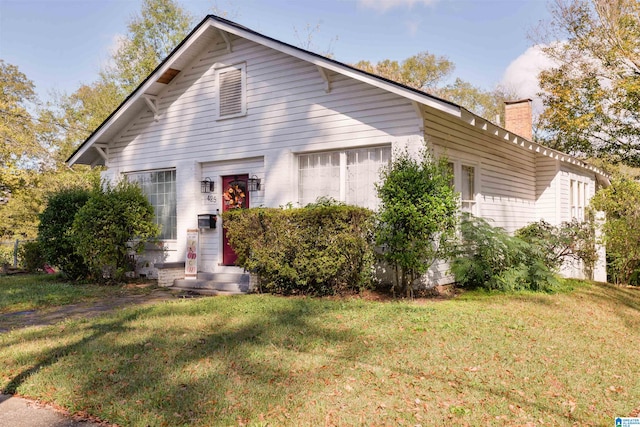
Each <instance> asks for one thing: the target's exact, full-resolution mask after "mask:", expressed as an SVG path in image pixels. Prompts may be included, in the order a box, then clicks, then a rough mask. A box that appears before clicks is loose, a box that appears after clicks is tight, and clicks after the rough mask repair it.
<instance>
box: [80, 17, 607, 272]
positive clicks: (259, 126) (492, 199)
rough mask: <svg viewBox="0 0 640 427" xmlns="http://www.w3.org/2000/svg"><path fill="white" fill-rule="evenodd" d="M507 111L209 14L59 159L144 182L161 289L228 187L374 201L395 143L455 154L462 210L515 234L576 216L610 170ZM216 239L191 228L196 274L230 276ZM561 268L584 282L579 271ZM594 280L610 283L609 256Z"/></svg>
mask: <svg viewBox="0 0 640 427" xmlns="http://www.w3.org/2000/svg"><path fill="white" fill-rule="evenodd" d="M523 111H524V113H523ZM507 116H508V117H507V129H504V128H501V127H499V126H496V125H495V124H493V123H491V122H490V121H488V120H486V119H484V118H482V117H479V116H477V115H474V114H472V113H470V112H469V111H467V110H466V109H464V108H463V107H460V106H458V105H456V104H453V103H451V102H448V101H446V100H443V99H439V98H437V97H434V96H431V95H428V94H426V93H423V92H420V91H417V90H414V89H411V88H408V87H405V86H403V85H400V84H397V83H395V82H392V81H389V80H386V79H384V78H380V77H377V76H374V75H371V74H368V73H365V72H363V71H360V70H358V69H355V68H352V67H350V66H348V65H345V64H342V63H340V62H337V61H334V60H331V59H328V58H325V57H323V56H320V55H317V54H314V53H312V52H308V51H305V50H303V49H300V48H297V47H294V46H291V45H288V44H286V43H283V42H280V41H278V40H274V39H272V38H270V37H267V36H264V35H262V34H259V33H257V32H255V31H252V30H250V29H248V28H245V27H242V26H240V25H238V24H236V23H233V22H231V21H228V20H226V19H222V18H219V17H216V16H207V17H206V18H205V19H204V20H203V21H202V22H200V24H198V26H197V27H196V28H195V29H194V30H193V31H192V32H191V33H190V34H189V35H188V36H187V38H186V39H185V40H184V41H183V42H182V43H181V44H180V45H179V46H177V47H176V48H175V50H174V51H173V52H172V53H171V54H170V55H169V56H168V57H167V58H166V59H165V60H164V62H162V64H160V65H159V66H158V68H156V70H155V71H154V72H153V73H152V74H151V75H150V76H149V77H148V78H147V79H146V80H145V81H144V82H142V83H141V84H140V86H139V87H138V88H137V89H136V90H135V91H134V92H133V93H132V94H130V96H129V97H128V98H127V99H126V100H125V101H124V102H123V103H122V104H121V105H120V106H119V107H118V108H117V109H116V110H115V111H114V112H113V113H112V114H111V115H110V116H109V117H108V118H107V119H106V120H105V121H104V123H102V124H101V125H100V127H98V129H96V130H95V131H94V132H93V134H91V136H90V137H89V138H88V139H87V140H86V141H85V142H84V143H83V144H82V145H81V146H80V147H79V148H78V149H77V150H76V152H75V153H73V155H72V156H71V157H70V158H69V159H68V164H70V165H73V164H76V163H80V164H89V165H104V166H106V171H105V172H104V176H105V177H106V178H109V179H117V178H119V177H121V176H127V177H128V178H129V179H135V180H137V181H139V182H141V183H142V184H143V188H144V190H145V192H146V194H147V195H148V196H149V199H150V201H151V203H152V204H153V205H154V206H155V208H156V215H157V221H158V222H159V223H160V224H162V227H163V231H162V239H163V242H164V246H165V248H166V249H167V251H166V254H165V255H164V259H162V252H161V251H158V252H157V253H155V254H154V252H153V251H149V252H148V253H147V255H146V257H147V260H148V261H147V262H146V263H145V264H144V265H141V269H142V270H141V271H143V272H145V273H146V274H149V275H154V274H157V268H156V267H158V264H162V266H161V267H164V268H161V269H160V270H161V278H160V279H161V280H160V281H161V282H171V280H172V279H173V278H181V277H183V276H184V262H185V258H186V254H187V230H190V229H197V228H198V215H199V214H217V213H219V212H221V211H223V210H224V209H225V208H226V206H227V205H228V203H229V200H226V199H225V193H226V197H227V198H228V199H229V196H230V194H229V192H228V189H229V188H230V187H231V188H235V187H236V186H238V187H239V189H243V190H244V194H243V195H244V197H240V198H239V199H238V198H234V197H231V198H230V200H231V203H234V202H241V203H242V204H243V206H244V207H247V206H254V207H255V206H274V207H277V206H281V205H288V204H292V205H294V206H298V205H305V204H306V203H308V202H311V201H314V200H315V199H316V198H317V197H318V196H331V197H333V198H335V199H339V200H343V201H345V202H347V203H353V204H358V205H364V206H369V207H375V205H376V197H375V191H374V185H373V183H374V181H376V180H377V179H378V171H379V168H380V167H381V166H382V165H384V164H387V162H388V161H389V159H390V158H391V156H392V154H393V152H394V149H396V148H400V147H404V146H407V147H408V148H409V149H410V150H417V149H418V148H419V147H421V146H422V144H423V143H424V141H426V142H427V144H428V145H429V146H430V147H431V148H432V149H433V150H434V151H435V152H436V153H446V156H447V157H448V158H449V159H450V160H451V162H452V165H453V169H454V174H455V185H456V188H457V189H458V190H459V191H460V192H461V196H462V207H463V209H466V210H469V211H472V212H473V213H474V214H476V215H479V216H482V217H486V218H491V219H493V221H494V224H495V225H497V226H501V227H504V228H505V229H507V230H508V231H513V230H515V229H517V228H520V227H522V226H524V225H526V224H528V223H530V222H534V221H537V220H539V219H541V218H543V219H545V220H546V221H548V222H550V223H552V224H559V223H560V222H561V221H565V220H569V219H570V218H571V217H577V218H581V217H582V216H583V215H584V209H585V207H586V205H587V203H588V201H589V199H590V198H591V196H592V195H593V194H594V192H595V191H596V189H597V188H598V187H599V186H601V185H607V184H608V180H607V177H606V175H605V174H603V173H602V172H601V171H599V170H598V169H597V168H594V167H592V166H590V165H588V164H586V163H584V162H582V161H580V160H578V159H576V158H574V157H571V156H569V155H567V154H564V153H561V152H559V151H555V150H552V149H549V148H546V147H543V146H540V145H538V144H536V143H534V142H532V141H531V112H530V102H529V101H528V100H525V101H523V102H517V103H514V104H512V105H509V106H508V107H507ZM518 126H520V127H518ZM508 129H510V130H508ZM258 180H259V186H258V185H257V184H258ZM209 182H212V183H213V187H212V186H211V184H209ZM204 187H206V188H204ZM249 187H254V188H249ZM255 187H259V188H255ZM203 191H207V192H203ZM231 196H233V194H231ZM223 234H224V233H223V229H222V227H221V226H220V220H218V226H217V228H215V229H213V228H208V229H202V228H201V229H200V232H199V244H198V245H197V248H194V247H193V244H191V245H190V246H192V247H191V248H190V249H192V250H195V251H197V252H198V256H197V270H198V271H199V272H201V273H216V272H229V271H234V270H236V269H238V268H237V267H232V265H233V260H234V254H233V252H232V251H231V250H230V248H229V247H228V245H226V242H225V239H224V236H223ZM189 259H192V258H189ZM168 267H172V268H173V269H169V268H168ZM163 271H165V273H164V275H163V273H162V272H163ZM166 272H171V274H169V275H167V273H166ZM436 273H437V272H436ZM440 273H442V272H440ZM564 273H565V274H567V275H571V276H578V277H580V276H581V274H582V272H581V269H580V268H579V266H578V267H571V266H569V267H568V268H567V269H565V271H564ZM434 277H436V278H438V277H440V279H439V280H446V278H445V276H443V275H442V274H435V275H434ZM595 278H596V279H597V280H605V279H606V275H605V270H604V256H602V262H600V263H599V265H598V266H597V268H596V271H595Z"/></svg>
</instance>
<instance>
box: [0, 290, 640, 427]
mask: <svg viewBox="0 0 640 427" xmlns="http://www.w3.org/2000/svg"><path fill="white" fill-rule="evenodd" d="M638 342H640V291H639V290H636V289H628V288H620V287H614V286H610V285H595V284H579V285H576V286H575V289H574V290H573V291H571V292H565V293H557V294H530V293H529V294H517V295H512V296H509V295H504V294H486V293H484V294H483V293H477V294H476V293H467V294H464V295H463V297H460V298H456V299H452V300H447V301H435V300H434V301H429V300H426V301H424V300H423V301H415V302H372V301H364V300H359V299H348V300H334V299H309V298H279V297H273V296H268V295H249V296H241V297H217V298H208V299H199V300H178V301H174V302H167V303H159V304H155V305H147V306H142V307H132V308H129V309H126V310H121V311H118V312H117V313H114V314H111V315H107V316H103V317H99V318H95V319H90V320H83V321H69V322H65V323H61V324H58V325H55V326H51V327H40V328H25V329H20V330H14V331H12V332H9V333H5V334H1V335H0V389H4V390H5V391H7V392H12V393H13V392H18V393H20V394H23V395H26V396H30V397H34V398H37V399H40V400H43V401H46V402H53V403H55V404H57V405H61V406H63V407H66V408H68V409H69V410H71V411H72V412H81V413H82V412H85V413H88V414H91V415H94V416H98V417H100V418H102V419H105V420H108V421H109V422H111V423H117V424H119V425H123V426H124V425H126V426H147V425H150V426H211V425H254V426H266V425H291V426H298V425H310V426H316V425H409V426H414V425H423V426H427V425H428V426H431V425H438V426H439V425H469V426H477V425H506V426H515V425H518V426H521V425H581V426H584V425H613V419H614V417H616V416H630V415H634V416H637V415H636V414H637V412H638V411H639V410H640V382H639V381H638V378H640V368H639V366H640V365H639V364H638V360H639V356H640V349H639V347H638V345H637V343H638Z"/></svg>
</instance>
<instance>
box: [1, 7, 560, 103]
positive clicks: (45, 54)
mask: <svg viewBox="0 0 640 427" xmlns="http://www.w3.org/2000/svg"><path fill="white" fill-rule="evenodd" d="M181 4H182V5H183V6H184V7H185V8H186V9H187V10H189V11H190V12H191V13H192V14H194V15H195V16H196V17H197V21H199V20H200V19H201V18H203V17H204V16H205V15H206V14H207V13H212V11H213V10H214V7H217V8H218V9H219V10H223V11H226V12H227V14H228V15H227V18H229V19H231V20H233V21H235V22H238V23H240V24H242V25H245V26H247V27H249V28H252V29H254V30H256V31H258V32H261V33H263V34H265V35H268V36H270V37H274V38H276V39H279V40H282V41H285V42H288V43H292V44H295V45H299V44H300V42H301V41H300V38H302V39H306V35H307V30H306V29H305V28H306V27H307V26H309V27H311V28H315V27H316V26H319V28H318V30H317V31H316V32H314V33H313V35H312V42H313V45H314V48H315V49H316V50H320V51H326V50H327V49H330V50H331V51H332V52H333V54H334V57H335V59H337V60H338V61H342V62H346V63H354V62H357V61H358V60H360V59H366V60H370V61H372V62H373V61H378V60H381V59H385V58H390V59H397V60H402V59H404V58H407V57H409V56H411V55H414V54H416V53H418V52H421V51H425V50H426V51H429V52H431V53H434V54H437V55H444V56H447V57H448V58H449V59H450V60H451V61H453V62H454V63H455V64H456V70H455V72H454V76H455V77H460V78H462V79H464V80H467V81H470V82H471V83H473V84H475V85H478V86H481V87H483V88H485V89H490V88H492V87H494V86H495V85H496V84H498V83H501V82H503V80H504V82H505V83H507V84H509V85H512V86H515V87H516V89H518V90H519V91H520V95H521V96H523V97H524V96H529V97H531V96H533V95H534V93H532V92H535V89H534V86H535V83H534V82H535V74H536V72H537V71H536V70H537V67H538V66H539V65H540V64H539V63H540V62H542V61H541V60H540V57H539V56H537V55H536V54H535V52H533V51H532V50H531V49H529V48H530V46H531V42H530V41H529V40H528V39H527V34H528V32H530V30H531V29H532V28H533V27H535V26H536V25H537V24H538V22H539V21H540V20H546V19H548V18H549V15H548V10H547V2H546V1H545V0H314V1H308V0H297V1H295V0H235V1H231V0H219V1H215V0H182V1H181ZM139 10H140V0H0V58H2V59H3V60H5V61H6V62H8V63H11V64H13V65H17V66H18V67H19V68H20V70H21V71H22V72H23V73H25V74H26V75H27V77H28V78H29V79H31V80H33V81H34V82H35V84H36V91H37V92H38V95H39V96H40V98H41V99H43V100H46V99H48V97H49V94H50V93H51V91H52V90H57V91H65V92H67V93H71V92H73V91H74V90H75V89H77V88H78V87H79V85H80V84H81V83H90V82H92V81H93V80H95V79H96V77H97V74H98V71H99V70H100V67H101V66H102V65H104V64H105V63H106V61H107V60H108V58H109V49H110V48H112V47H113V46H114V45H115V43H116V40H117V36H118V35H119V34H125V33H126V24H127V22H128V20H129V19H130V17H131V16H132V15H134V14H136V13H137V12H138V11H139ZM296 29H297V32H298V34H299V35H300V36H299V37H296ZM528 49H529V50H528ZM510 66H511V68H509V67H510ZM508 69H509V71H508V72H507V70H508ZM505 72H506V75H505Z"/></svg>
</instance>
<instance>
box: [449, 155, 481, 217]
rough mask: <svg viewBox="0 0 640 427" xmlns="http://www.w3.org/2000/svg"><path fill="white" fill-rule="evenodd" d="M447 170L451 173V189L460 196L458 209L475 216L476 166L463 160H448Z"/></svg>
mask: <svg viewBox="0 0 640 427" xmlns="http://www.w3.org/2000/svg"><path fill="white" fill-rule="evenodd" d="M449 169H450V170H451V172H452V173H453V182H452V184H453V187H454V188H455V190H456V191H457V192H458V193H459V194H460V209H461V210H462V211H463V212H469V213H472V214H474V215H477V201H476V194H477V192H478V190H477V187H478V186H477V181H478V166H477V165H476V164H473V163H471V162H466V161H463V160H450V161H449Z"/></svg>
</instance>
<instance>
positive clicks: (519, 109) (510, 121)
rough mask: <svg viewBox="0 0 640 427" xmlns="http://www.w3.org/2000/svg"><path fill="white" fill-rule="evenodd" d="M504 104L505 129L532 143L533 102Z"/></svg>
mask: <svg viewBox="0 0 640 427" xmlns="http://www.w3.org/2000/svg"><path fill="white" fill-rule="evenodd" d="M504 104H505V105H504V127H505V129H507V130H508V131H509V132H513V133H515V134H516V135H518V136H521V137H523V138H526V139H528V140H529V141H531V140H532V139H533V128H532V126H533V121H532V118H531V100H530V99H521V100H519V101H506V102H505V103H504Z"/></svg>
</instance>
